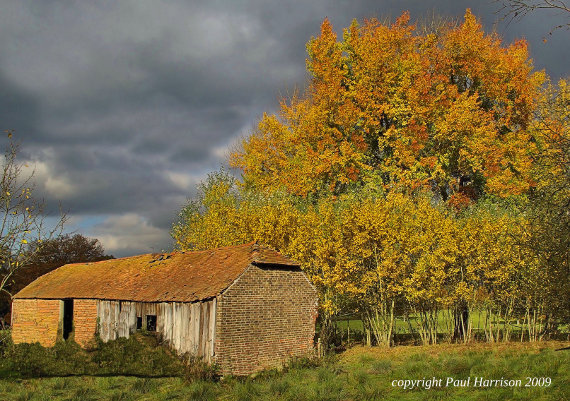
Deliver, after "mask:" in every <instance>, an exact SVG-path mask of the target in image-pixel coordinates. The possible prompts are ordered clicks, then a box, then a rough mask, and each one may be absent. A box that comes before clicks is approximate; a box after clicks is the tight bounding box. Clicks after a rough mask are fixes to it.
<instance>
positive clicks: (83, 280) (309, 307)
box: [12, 243, 317, 374]
mask: <svg viewBox="0 0 570 401" xmlns="http://www.w3.org/2000/svg"><path fill="white" fill-rule="evenodd" d="M316 316H317V294H316V291H315V288H314V287H313V286H312V284H311V283H310V282H309V280H308V279H307V277H306V276H305V274H304V273H303V272H302V271H301V269H300V268H299V265H298V264H297V263H296V262H294V261H292V260H290V259H288V258H286V257H284V256H283V255H281V254H280V253H278V252H276V251H274V250H272V249H269V248H267V247H264V246H260V245H257V244H253V243H250V244H245V245H239V246H231V247H224V248H218V249H213V250H208V251H199V252H175V253H167V254H146V255H140V256H134V257H128V258H122V259H112V260H105V261H101V262H94V263H81V264H70V265H65V266H62V267H60V268H58V269H56V270H54V271H52V272H50V273H48V274H46V275H44V276H42V277H40V278H38V279H37V280H36V281H34V282H33V283H31V284H30V285H28V286H27V287H26V288H24V289H23V290H22V291H20V292H19V293H18V294H16V296H15V297H14V302H13V304H12V336H13V339H14V342H15V343H21V342H36V341H38V342H40V343H41V344H42V345H44V346H53V345H54V344H55V342H56V341H57V340H58V339H60V338H63V339H68V338H73V339H74V340H75V341H76V342H78V343H79V344H81V345H83V346H85V345H87V344H88V343H89V342H90V341H92V340H93V339H94V336H95V335H99V336H100V337H101V339H102V340H103V341H109V340H112V339H116V338H118V337H129V335H130V334H132V333H133V332H135V331H137V330H141V329H146V330H148V331H151V332H156V333H157V335H160V336H161V337H162V338H163V339H164V340H165V341H166V342H168V343H169V344H170V346H171V347H172V348H174V349H176V350H177V351H178V352H179V353H180V354H183V353H191V354H193V355H196V356H199V357H202V358H203V359H204V360H205V361H207V362H210V363H211V362H216V363H217V364H218V365H219V366H220V367H221V369H222V372H223V373H232V374H249V373H252V372H255V371H257V370H259V369H262V368H265V367H272V366H276V365H279V364H281V363H282V362H284V361H285V360H287V359H289V358H291V357H293V356H301V355H307V354H309V353H310V352H312V349H313V337H314V333H315V319H316Z"/></svg>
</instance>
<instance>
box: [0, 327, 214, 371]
mask: <svg viewBox="0 0 570 401" xmlns="http://www.w3.org/2000/svg"><path fill="white" fill-rule="evenodd" d="M2 333H3V332H2V331H0V334H1V337H0V341H2V340H4V341H2V342H1V343H0V356H1V360H0V378H1V377H4V378H10V379H22V378H36V377H65V376H115V375H120V376H137V377H173V376H176V377H182V378H186V379H188V380H196V379H203V380H209V379H210V380H211V379H213V378H215V377H216V375H217V372H216V368H215V366H214V367H211V366H208V365H207V364H205V363H203V362H201V361H199V360H196V359H193V358H190V357H179V356H177V355H176V354H175V353H174V352H173V351H171V350H170V349H169V348H167V347H165V346H162V345H160V344H159V343H158V341H157V339H156V337H155V336H154V335H153V334H148V333H142V332H139V333H136V334H134V335H132V336H131V337H130V338H128V339H126V338H119V339H117V340H114V341H109V342H107V343H104V342H102V341H98V342H97V343H96V344H95V345H94V346H93V347H92V348H89V349H83V348H81V347H80V346H79V345H78V344H76V343H75V342H73V341H58V342H57V343H56V345H55V346H54V347H51V348H44V347H42V346H41V345H40V344H39V343H34V344H25V343H24V344H12V342H11V340H10V338H9V333H8V334H2ZM4 333H7V331H4Z"/></svg>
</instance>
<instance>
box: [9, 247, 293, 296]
mask: <svg viewBox="0 0 570 401" xmlns="http://www.w3.org/2000/svg"><path fill="white" fill-rule="evenodd" d="M250 264H255V265H259V266H281V267H288V268H291V267H295V268H298V267H299V264H298V263H297V262H295V261H293V260H291V259H288V258H286V257H285V256H283V255H281V254H280V253H279V252H277V251H274V250H272V249H270V248H267V247H264V246H260V245H257V244H255V243H248V244H244V245H237V246H229V247H223V248H217V249H212V250H207V251H197V252H174V253H166V254H146V255H139V256H133V257H128V258H121V259H110V260H104V261H101V262H92V263H75V264H69V265H65V266H62V267H60V268H58V269H56V270H54V271H52V272H50V273H47V274H45V275H43V276H41V277H39V278H38V279H37V280H35V281H34V282H32V283H31V284H30V285H28V286H27V287H25V288H24V289H22V290H21V291H20V292H18V293H17V294H16V296H15V298H42V299H62V298H89V299H117V300H131V301H140V302H159V301H160V302H193V301H198V300H202V299H207V298H211V297H214V296H216V295H217V294H219V293H221V292H222V291H223V290H224V289H226V288H227V287H228V286H229V285H230V284H231V283H232V282H233V281H234V280H235V279H236V278H238V277H239V275H240V274H241V273H242V272H243V271H244V270H245V269H246V268H247V267H248V266H249V265H250Z"/></svg>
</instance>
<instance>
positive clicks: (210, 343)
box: [97, 298, 216, 363]
mask: <svg viewBox="0 0 570 401" xmlns="http://www.w3.org/2000/svg"><path fill="white" fill-rule="evenodd" d="M148 315H153V316H156V331H157V333H159V334H160V335H161V336H162V339H163V340H164V341H166V342H167V343H168V344H169V345H170V346H171V347H172V348H174V349H175V350H176V351H177V352H178V353H179V354H185V353H189V354H191V355H195V356H198V357H201V358H203V359H204V361H205V362H208V363H210V362H212V361H213V356H214V339H215V320H216V299H215V298H214V299H212V300H210V301H206V302H194V303H185V302H160V303H150V302H129V301H104V300H99V301H97V317H98V319H99V336H100V337H101V339H102V340H103V341H105V342H106V341H109V340H115V339H117V338H119V337H126V338H129V335H130V334H131V333H134V332H135V331H136V326H137V318H142V327H143V328H146V325H147V322H146V317H147V316H148Z"/></svg>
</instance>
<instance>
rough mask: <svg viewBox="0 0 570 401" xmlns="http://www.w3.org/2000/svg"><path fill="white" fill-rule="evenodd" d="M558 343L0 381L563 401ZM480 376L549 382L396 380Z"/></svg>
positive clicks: (149, 395)
mask: <svg viewBox="0 0 570 401" xmlns="http://www.w3.org/2000/svg"><path fill="white" fill-rule="evenodd" d="M562 345H563V344H562V343H546V344H541V345H537V344H528V343H526V344H503V345H488V344H475V345H456V344H450V345H445V344H444V345H435V346H429V347H412V346H401V347H396V348H380V347H373V348H369V347H354V348H351V349H349V350H348V351H346V352H345V353H343V354H341V355H338V356H336V357H333V358H329V359H326V360H322V361H320V362H319V361H314V360H297V361H293V362H292V363H291V364H290V365H289V366H287V367H285V368H284V369H283V370H282V371H277V370H271V371H266V372H262V373H260V374H258V375H257V376H255V377H249V378H236V377H226V378H224V379H223V380H221V381H211V380H200V379H197V380H194V381H191V382H188V381H187V380H185V379H184V378H183V377H166V378H165V377H163V378H139V377H132V376H130V377H128V376H116V377H113V376H103V377H100V376H99V377H97V376H96V377H92V376H72V377H52V378H39V379H37V378H36V379H23V380H22V379H17V380H16V379H3V380H0V399H2V400H6V401H12V400H82V401H87V400H158V401H161V400H216V399H223V400H248V401H249V400H269V401H271V400H294V401H317V400H319V401H321V400H329V401H336V400H339V401H340V400H447V399H461V400H462V401H470V400H501V401H503V400H535V399H538V400H553V401H554V400H556V401H559V400H565V399H570V371H569V366H570V352H569V351H554V349H553V348H561V347H562ZM431 376H435V377H437V378H442V379H444V382H445V378H447V377H454V378H458V379H464V378H466V377H475V376H484V377H487V378H491V379H500V378H501V377H504V378H508V379H519V378H520V379H523V380H524V378H525V377H550V378H551V380H552V384H551V385H550V386H549V387H532V388H524V387H523V388H509V387H506V388H505V387H504V388H501V387H490V388H474V387H468V388H463V387H453V386H451V387H444V386H443V387H438V388H435V387H432V388H430V389H425V388H416V389H413V390H408V389H406V390H404V389H403V388H401V387H394V386H392V382H393V380H397V379H421V378H423V377H426V378H428V377H431Z"/></svg>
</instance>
